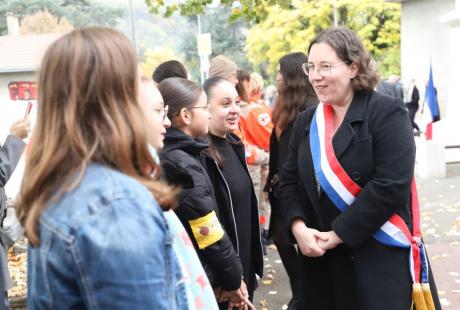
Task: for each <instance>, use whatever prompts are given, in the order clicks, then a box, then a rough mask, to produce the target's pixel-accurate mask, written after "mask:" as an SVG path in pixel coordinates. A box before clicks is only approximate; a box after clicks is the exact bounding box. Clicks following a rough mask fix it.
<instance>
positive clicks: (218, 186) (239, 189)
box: [203, 77, 263, 309]
mask: <svg viewBox="0 0 460 310" xmlns="http://www.w3.org/2000/svg"><path fill="white" fill-rule="evenodd" d="M203 88H204V90H205V92H206V94H207V95H208V103H209V105H210V113H211V120H210V124H209V134H208V136H209V143H210V152H209V153H210V155H211V156H212V158H211V160H205V161H203V162H204V165H205V168H206V170H207V171H208V174H209V176H210V178H211V181H212V183H213V188H214V190H215V196H216V199H217V201H218V202H219V204H218V205H217V207H218V210H219V214H220V221H221V223H222V225H223V226H224V229H225V231H226V232H227V233H228V235H229V237H230V239H231V241H232V243H233V247H234V248H235V250H236V252H237V254H238V256H239V258H240V259H241V264H242V266H243V280H244V282H245V284H246V286H247V289H248V292H249V298H250V299H252V297H253V293H254V290H255V288H256V287H257V283H256V276H255V275H256V273H257V274H258V275H259V276H260V277H262V274H263V256H262V244H261V240H260V228H259V220H258V218H259V217H258V204H257V198H256V195H255V192H254V186H253V184H252V181H251V177H250V175H249V171H248V169H247V166H246V160H245V149H244V145H243V143H242V142H241V140H240V139H239V138H238V137H237V136H236V135H235V134H234V133H233V131H234V130H235V129H236V128H237V127H238V119H239V116H240V99H239V97H238V93H237V92H236V89H235V87H234V86H233V84H232V83H230V82H229V81H227V80H225V79H223V78H219V77H213V78H210V79H208V80H206V82H205V83H204V85H203ZM220 306H221V308H224V309H227V308H226V305H222V304H221V305H220Z"/></svg>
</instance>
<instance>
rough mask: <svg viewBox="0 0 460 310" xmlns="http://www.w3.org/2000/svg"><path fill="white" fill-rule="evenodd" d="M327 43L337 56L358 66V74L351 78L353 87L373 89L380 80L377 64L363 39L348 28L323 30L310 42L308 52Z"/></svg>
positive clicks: (355, 89) (356, 88) (355, 88)
mask: <svg viewBox="0 0 460 310" xmlns="http://www.w3.org/2000/svg"><path fill="white" fill-rule="evenodd" d="M318 43H326V44H328V45H329V46H330V47H332V49H333V50H334V51H335V52H336V54H337V56H338V57H339V58H340V59H341V60H343V61H344V62H348V64H352V63H355V64H356V65H357V66H358V74H357V75H356V76H355V77H354V78H353V79H352V80H351V87H352V88H353V90H354V91H357V90H361V89H364V90H373V89H374V88H375V85H377V83H378V81H379V76H378V74H377V72H376V71H375V70H376V69H375V65H374V63H373V59H372V57H371V55H370V54H369V52H368V51H367V50H366V49H365V48H364V46H363V43H362V42H361V39H360V38H359V37H358V35H356V33H354V32H353V31H351V30H350V29H348V28H345V27H334V28H329V29H327V30H324V31H321V32H320V33H319V34H318V35H317V36H316V37H315V39H314V40H313V41H312V42H311V43H310V47H309V48H308V53H310V50H311V47H312V46H313V45H314V44H318Z"/></svg>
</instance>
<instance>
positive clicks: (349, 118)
mask: <svg viewBox="0 0 460 310" xmlns="http://www.w3.org/2000/svg"><path fill="white" fill-rule="evenodd" d="M314 112H315V108H310V109H308V110H307V111H305V112H303V113H302V114H301V115H300V116H299V118H298V119H297V121H296V123H295V125H294V128H293V133H292V138H291V142H290V147H289V157H288V160H287V162H286V163H285V164H284V166H283V169H282V172H281V184H280V198H281V199H280V201H281V207H282V208H283V214H284V216H285V219H286V222H287V224H288V227H289V228H290V226H291V223H292V221H293V220H294V219H296V218H301V219H303V220H304V221H305V222H306V223H307V226H310V227H312V228H316V229H318V230H320V231H327V230H331V229H332V230H334V231H335V232H336V233H337V235H338V236H339V237H340V238H341V239H342V240H343V241H344V242H345V244H346V245H348V246H349V247H350V248H359V247H360V246H362V245H363V244H364V243H365V242H366V241H367V240H369V238H371V236H372V234H373V233H374V232H376V231H377V230H378V229H379V228H380V227H381V226H382V225H383V224H384V223H385V222H386V221H387V220H388V219H389V218H390V217H391V216H392V215H393V214H394V213H395V212H396V213H398V214H399V215H401V216H402V218H403V219H404V220H405V221H406V223H407V224H408V225H409V226H411V219H410V213H409V212H410V211H409V208H410V191H411V181H412V178H413V172H414V163H415V143H414V138H413V134H412V127H411V125H410V121H409V118H408V114H407V111H406V109H404V106H403V104H402V103H401V101H400V100H399V99H395V98H391V97H388V96H384V95H381V94H379V93H377V92H368V91H359V92H357V93H355V96H354V97H353V101H352V103H351V105H350V107H349V109H348V111H347V114H346V116H345V118H344V121H343V123H342V125H341V126H340V128H339V129H338V130H337V132H336V134H335V135H334V138H333V146H334V151H335V154H336V156H337V158H338V160H339V162H340V163H341V165H342V166H343V168H344V169H345V171H346V172H347V174H348V175H349V176H351V178H352V179H353V180H355V182H356V183H358V184H359V185H360V186H361V188H363V190H362V191H361V193H360V194H359V196H358V197H357V198H356V200H355V201H354V203H353V204H352V205H351V206H350V207H349V208H348V209H347V210H346V211H345V212H343V213H340V212H339V211H338V209H337V208H336V207H335V206H334V205H333V204H332V202H331V201H330V200H329V199H328V197H327V196H326V194H325V193H324V192H322V191H321V194H318V191H317V182H316V178H315V173H314V168H313V162H312V157H311V151H310V143H309V132H310V124H311V120H312V117H313V114H314ZM410 228H411V227H410Z"/></svg>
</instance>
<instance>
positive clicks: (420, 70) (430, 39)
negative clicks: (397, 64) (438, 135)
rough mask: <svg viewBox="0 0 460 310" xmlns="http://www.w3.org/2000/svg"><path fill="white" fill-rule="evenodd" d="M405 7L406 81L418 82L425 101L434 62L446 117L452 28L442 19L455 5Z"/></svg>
mask: <svg viewBox="0 0 460 310" xmlns="http://www.w3.org/2000/svg"><path fill="white" fill-rule="evenodd" d="M401 5H402V18H401V76H402V80H403V82H405V81H408V80H410V79H411V78H415V80H416V81H417V86H418V88H419V90H420V91H421V98H422V100H423V98H424V97H423V96H424V89H425V82H426V81H427V80H428V72H429V65H430V58H431V62H432V65H433V80H434V83H435V86H436V88H437V89H438V99H439V104H440V109H441V117H442V116H443V115H445V111H446V103H447V86H448V75H447V72H448V68H449V63H448V46H449V27H448V26H447V25H446V24H442V23H441V22H440V18H441V16H443V15H444V14H446V13H448V12H450V11H451V10H452V9H454V7H455V1H454V0H408V1H404V2H402V3H401Z"/></svg>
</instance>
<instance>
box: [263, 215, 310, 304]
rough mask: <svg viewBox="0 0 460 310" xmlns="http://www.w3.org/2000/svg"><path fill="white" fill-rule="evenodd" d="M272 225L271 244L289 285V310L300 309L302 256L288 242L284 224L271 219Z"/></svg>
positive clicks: (279, 220)
mask: <svg viewBox="0 0 460 310" xmlns="http://www.w3.org/2000/svg"><path fill="white" fill-rule="evenodd" d="M271 224H272V225H273V243H274V244H275V245H276V248H277V250H278V254H279V256H280V258H281V262H282V263H283V266H284V269H285V270H286V273H287V275H288V277H289V282H290V284H291V291H292V299H291V301H290V302H289V305H288V309H289V310H297V309H302V308H301V306H302V291H303V288H302V255H301V254H299V253H298V252H297V249H296V248H295V247H294V245H293V244H292V243H291V242H290V241H289V239H288V236H287V233H288V232H287V230H286V227H285V225H284V223H283V222H282V221H281V219H279V218H278V217H275V218H272V219H271Z"/></svg>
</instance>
